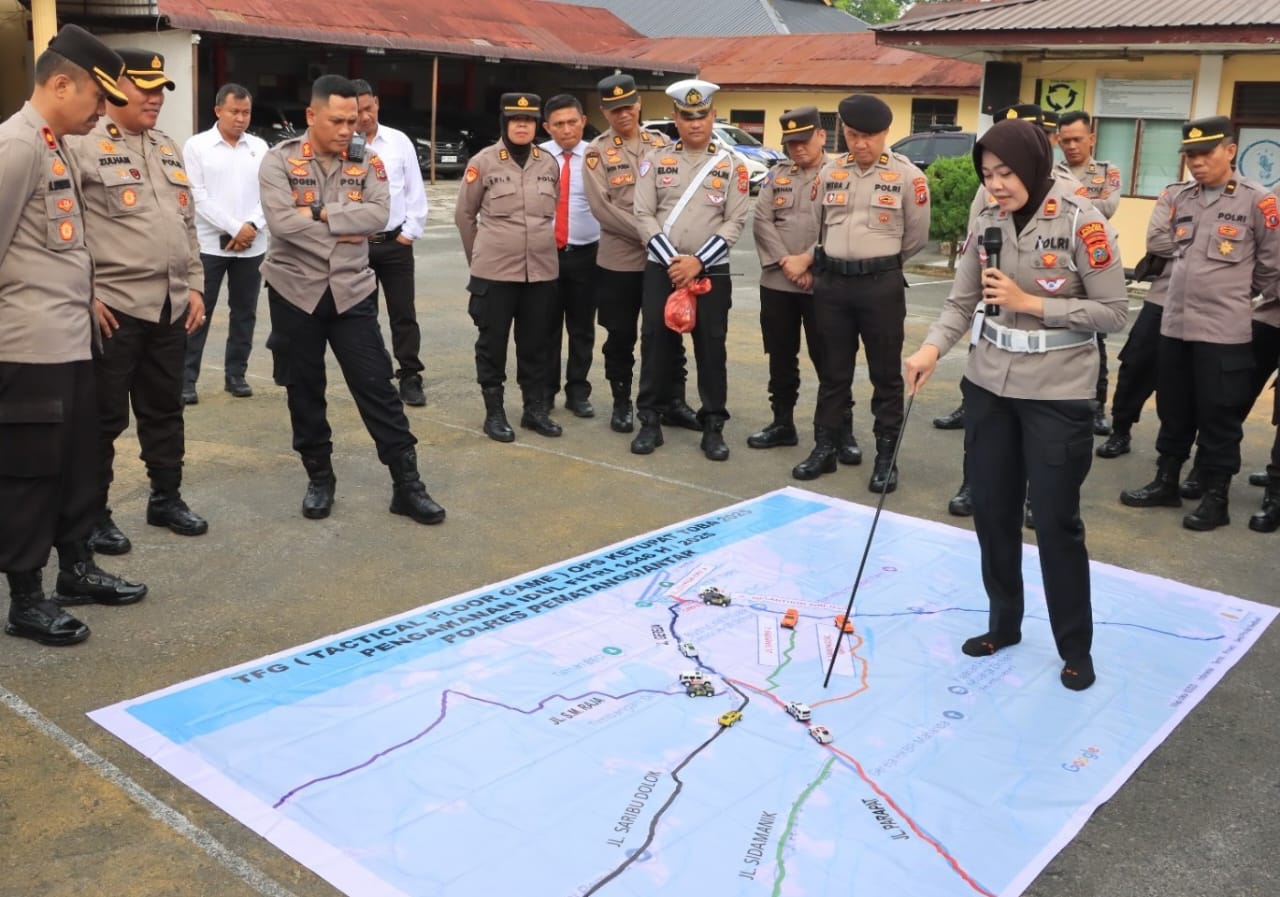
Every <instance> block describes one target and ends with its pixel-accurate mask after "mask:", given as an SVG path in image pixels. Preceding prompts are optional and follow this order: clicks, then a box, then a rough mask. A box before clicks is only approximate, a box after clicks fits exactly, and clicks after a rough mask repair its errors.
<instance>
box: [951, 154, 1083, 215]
mask: <svg viewBox="0 0 1280 897" xmlns="http://www.w3.org/2000/svg"><path fill="white" fill-rule="evenodd" d="M1050 175H1051V176H1052V177H1053V179H1054V180H1055V181H1064V182H1066V183H1067V185H1068V186H1067V189H1068V190H1073V191H1075V192H1076V194H1077V195H1080V190H1082V189H1083V188H1084V185H1083V184H1081V183H1080V182H1079V181H1077V180H1076V176H1075V175H1074V174H1072V173H1071V172H1070V171H1069V170H1068V169H1066V168H1054V169H1053V170H1052V171H1051V172H1050ZM988 206H990V207H991V208H993V209H999V208H1000V203H998V202H996V201H995V200H994V199H992V198H991V194H990V193H988V192H987V188H986V187H985V186H983V185H982V183H979V184H978V192H977V193H975V194H973V202H971V203H970V204H969V229H970V230H972V229H973V219H975V218H977V217H978V213H979V212H981V211H982V210H983V209H985V208H987V207H988Z"/></svg>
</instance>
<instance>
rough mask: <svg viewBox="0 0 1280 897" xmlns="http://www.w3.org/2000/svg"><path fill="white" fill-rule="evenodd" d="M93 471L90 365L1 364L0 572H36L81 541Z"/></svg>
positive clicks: (89, 514)
mask: <svg viewBox="0 0 1280 897" xmlns="http://www.w3.org/2000/svg"><path fill="white" fill-rule="evenodd" d="M98 474H99V465H98V395H97V390H96V388H95V385H94V370H93V362H91V361H72V362H66V363H64V364H22V363H18V362H9V361H5V362H0V571H3V572H5V573H28V572H31V571H33V570H42V569H44V566H45V564H47V563H48V562H49V551H50V549H51V548H52V547H53V546H55V545H63V544H66V543H68V542H79V541H82V540H84V539H85V538H87V537H88V535H89V530H90V529H92V528H93V515H94V505H95V503H96V502H97V500H98V491H99V486H98Z"/></svg>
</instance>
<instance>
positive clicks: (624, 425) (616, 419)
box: [609, 399, 636, 433]
mask: <svg viewBox="0 0 1280 897" xmlns="http://www.w3.org/2000/svg"><path fill="white" fill-rule="evenodd" d="M635 428H636V422H635V416H634V415H633V413H632V411H631V400H630V399H614V400H613V413H612V414H611V415H609V429H611V430H613V432H615V433H630V432H631V431H632V430H634V429H635Z"/></svg>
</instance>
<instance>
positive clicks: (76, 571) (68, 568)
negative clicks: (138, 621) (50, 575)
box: [49, 542, 147, 607]
mask: <svg viewBox="0 0 1280 897" xmlns="http://www.w3.org/2000/svg"><path fill="white" fill-rule="evenodd" d="M146 595H147V587H146V586H145V585H143V584H142V583H140V582H129V581H128V580H126V579H121V578H120V577H119V576H114V575H112V574H110V573H108V572H107V571H105V570H103V569H102V568H101V567H99V566H98V565H97V564H95V563H94V562H93V552H92V551H91V550H90V549H89V543H88V542H64V543H62V544H61V545H59V546H58V584H57V587H56V588H55V590H54V593H53V594H52V595H50V596H49V597H50V598H51V599H52V600H54V601H55V602H57V603H58V604H61V605H71V604H108V605H111V606H114V607H118V606H120V605H124V604H136V603H137V602H139V601H141V600H142V599H143V598H145V597H146Z"/></svg>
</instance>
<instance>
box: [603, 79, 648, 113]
mask: <svg viewBox="0 0 1280 897" xmlns="http://www.w3.org/2000/svg"><path fill="white" fill-rule="evenodd" d="M596 89H597V90H599V91H600V107H601V108H602V109H616V108H617V107H618V106H631V105H633V104H635V103H638V102H639V101H640V95H639V94H638V93H637V92H636V79H635V78H632V77H631V76H630V75H610V76H609V77H608V78H602V79H600V83H599V84H597V85H596Z"/></svg>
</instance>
